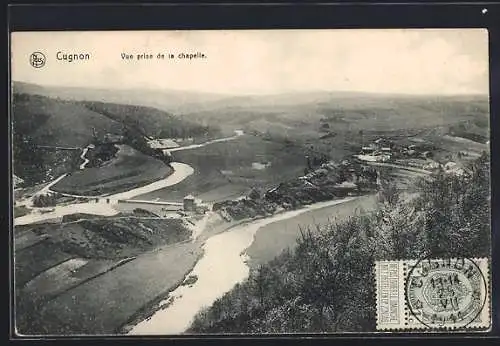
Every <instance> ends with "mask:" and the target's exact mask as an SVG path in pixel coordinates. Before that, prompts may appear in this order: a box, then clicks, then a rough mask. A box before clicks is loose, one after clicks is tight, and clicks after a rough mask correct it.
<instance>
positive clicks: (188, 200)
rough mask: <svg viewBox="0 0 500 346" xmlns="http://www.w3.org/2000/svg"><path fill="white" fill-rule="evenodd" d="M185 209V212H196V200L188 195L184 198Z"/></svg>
mask: <svg viewBox="0 0 500 346" xmlns="http://www.w3.org/2000/svg"><path fill="white" fill-rule="evenodd" d="M183 209H184V211H196V200H195V198H194V196H192V195H187V196H186V197H184V201H183Z"/></svg>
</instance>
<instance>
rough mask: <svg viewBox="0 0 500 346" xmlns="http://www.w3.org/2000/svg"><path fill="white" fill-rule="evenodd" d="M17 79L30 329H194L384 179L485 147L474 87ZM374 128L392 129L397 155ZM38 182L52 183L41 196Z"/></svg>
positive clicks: (19, 217)
mask: <svg viewBox="0 0 500 346" xmlns="http://www.w3.org/2000/svg"><path fill="white" fill-rule="evenodd" d="M14 90H15V88H14ZM20 90H21V91H22V92H21V93H19V94H17V96H16V98H15V101H14V105H15V107H14V111H13V120H14V135H15V141H14V155H13V156H14V158H13V162H14V174H16V176H18V177H20V178H21V179H22V180H23V182H22V183H21V184H20V186H18V187H16V190H15V195H16V196H15V202H16V204H15V206H14V230H13V232H14V246H15V259H16V260H15V288H16V309H17V311H18V316H19V317H18V320H17V328H18V331H19V332H20V333H21V334H30V335H33V334H35V335H36V334H51V335H61V334H65V333H71V334H80V335H91V334H113V333H121V334H123V333H131V334H143V333H145V334H169V333H175V334H177V333H184V332H186V330H189V328H190V326H191V322H192V321H193V320H194V319H195V317H196V316H197V314H198V313H199V312H200V311H202V310H203V309H205V308H207V307H209V306H211V305H213V304H214V302H216V301H218V299H220V298H221V297H223V296H224V295H226V294H228V292H231V291H232V289H233V288H234V287H235V286H237V285H239V284H244V283H245V282H246V280H247V278H248V277H250V276H251V275H253V274H252V273H254V272H255V271H256V270H257V269H258V268H260V267H261V266H263V265H265V264H266V263H268V262H269V261H272V260H273V259H274V258H275V257H276V256H279V255H281V254H283V253H286V251H289V250H293V249H294V248H295V247H296V246H297V243H296V242H297V239H298V238H300V237H301V236H302V235H303V232H304V230H306V229H308V230H310V231H311V232H313V233H315V232H316V233H318V234H319V233H321V232H320V227H319V226H322V225H325V224H330V223H331V222H341V221H343V220H348V219H350V218H351V217H353V216H360V215H371V214H372V213H373V212H375V211H377V210H379V209H380V208H381V205H383V203H382V202H381V200H380V191H381V190H383V189H385V188H386V185H385V184H386V183H388V182H389V183H390V184H391V186H392V185H394V188H395V189H396V190H397V191H398V193H403V194H407V195H409V196H410V195H413V194H417V195H418V193H419V191H418V189H417V188H416V183H417V182H418V181H420V180H421V179H424V180H425V179H427V177H428V176H431V175H432V174H435V172H438V171H440V170H443V172H445V173H446V174H449V175H452V176H455V175H457V176H458V175H460V174H462V173H460V172H462V171H464V172H465V171H466V170H467V169H468V167H469V165H470V164H471V163H472V162H474V160H476V159H477V158H478V157H480V156H481V154H482V153H483V152H487V151H489V145H488V144H486V143H489V142H488V141H489V128H488V126H489V123H488V101H487V100H486V99H481V98H478V97H475V96H474V97H472V96H471V99H464V100H462V99H459V98H442V99H430V100H428V99H424V98H422V97H421V98H420V99H419V98H410V97H402V96H391V95H387V96H373V95H358V94H355V95H351V94H346V95H343V94H331V93H324V94H321V93H319V94H310V95H308V94H306V95H301V96H300V97H298V96H297V95H295V97H291V96H290V95H284V96H279V97H278V96H277V97H271V96H265V97H260V98H257V97H256V98H254V97H242V98H236V97H234V98H233V97H228V98H222V96H217V97H216V96H214V95H204V96H203V95H201V96H200V95H196V96H193V95H191V96H190V95H187V96H185V97H183V98H179V97H180V96H179V95H178V94H176V93H170V94H168V93H166V94H168V95H167V96H168V97H166V96H165V98H162V97H157V98H155V100H156V101H155V102H156V103H155V102H153V101H148V100H149V99H150V98H147V97H146V98H144V99H143V100H142V102H138V103H137V104H126V103H119V102H120V101H119V100H120V99H122V98H123V95H124V94H123V93H122V95H120V93H116V94H115V95H114V96H113V97H107V96H106V97H105V96H102V97H100V98H97V97H96V96H95V95H96V91H95V90H79V91H78V93H77V92H76V91H75V93H74V94H68V93H69V91H66V92H61V93H59V95H60V96H58V98H55V95H56V94H57V90H55V89H50V88H46V87H40V86H27V85H21V86H20ZM70 91H71V90H70ZM82 95H87V96H82ZM104 95H105V94H104ZM189 97H191V99H186V98H189ZM219 97H220V98H219ZM103 98H104V99H103ZM164 99H171V100H176V99H177V100H178V102H171V104H170V106H169V104H168V102H164V101H162V100H164ZM200 99H202V100H203V102H201V101H200ZM129 103H130V102H129ZM160 104H161V105H160ZM188 106H189V107H188ZM155 107H158V108H155ZM188 108H189V109H188ZM417 114H418V115H417ZM436 114H439V116H438V117H436ZM76 118H78V120H74V119H76ZM485 119H486V120H485ZM16 136H17V137H16ZM160 139H162V140H163V142H162V141H160ZM166 139H168V141H167V140H166ZM379 140H382V142H383V141H387V142H390V143H391V147H390V155H389V158H388V159H387V160H385V159H383V157H384V155H386V156H387V155H388V154H382V152H383V148H385V147H384V145H382V144H380V145H378V143H380V142H377V141H379ZM152 142H154V143H160V144H155V145H157V146H160V147H154V148H153V147H152V146H151V144H148V143H152ZM172 142H173V143H175V146H173V145H172ZM161 143H164V144H161ZM161 145H164V147H161ZM62 148H66V149H62ZM68 148H71V149H68ZM429 148H430V149H429ZM33 152H35V153H38V155H36V157H35V159H31V158H30V157H33V156H29V155H28V153H30V155H32V153H33ZM429 152H430V153H431V154H432V156H428V155H429V154H428V153H429ZM42 153H43V154H42ZM46 153H47V154H46ZM461 170H462V171H461ZM41 195H44V196H45V195H49V196H51V197H50V198H47V199H46V202H43V203H45V204H47V205H42V206H37V205H35V203H34V202H35V200H36V199H37V198H38V199H40V198H39V197H37V196H41ZM188 195H189V196H188ZM39 202H40V201H39ZM316 226H318V228H315V227H316ZM238 287H239V286H238Z"/></svg>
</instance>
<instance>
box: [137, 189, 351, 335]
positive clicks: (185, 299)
mask: <svg viewBox="0 0 500 346" xmlns="http://www.w3.org/2000/svg"><path fill="white" fill-rule="evenodd" d="M354 198H356V197H348V198H344V199H341V200H335V201H328V202H321V203H316V204H313V205H310V206H307V207H304V208H302V209H299V210H292V211H287V212H283V213H280V214H276V215H274V216H271V217H268V218H265V219H260V220H255V221H251V222H247V223H244V224H241V225H237V226H235V227H233V228H231V229H229V230H227V231H226V232H224V233H221V234H218V235H215V236H213V237H211V238H209V239H208V240H207V241H206V242H205V244H204V246H203V250H204V255H203V257H202V258H201V259H200V260H199V261H198V263H197V264H196V265H195V267H194V268H193V270H192V271H191V272H190V273H189V274H188V276H190V275H196V276H197V277H198V280H197V281H196V282H195V283H194V284H193V285H192V286H179V287H178V288H177V289H175V290H174V291H172V292H171V293H170V294H169V297H168V299H167V300H170V299H172V298H173V302H172V304H170V305H169V306H168V307H167V308H165V309H162V310H158V311H157V312H156V313H154V314H153V315H152V316H151V317H150V318H148V319H146V320H144V321H142V322H140V323H138V324H137V325H135V326H134V327H133V328H132V329H131V330H130V331H129V334H136V335H159V334H163V335H166V334H180V333H183V332H184V331H185V330H186V329H187V328H189V326H190V325H191V323H192V321H193V318H194V317H195V315H196V314H197V313H198V312H199V311H200V310H201V309H203V308H204V307H208V306H211V305H212V304H213V303H214V301H215V300H216V299H218V298H220V297H222V296H223V295H224V294H225V293H226V292H228V291H230V290H231V289H232V288H233V287H234V286H235V285H236V284H237V283H239V282H242V281H244V280H245V279H246V278H247V277H248V275H249V272H250V269H249V266H248V265H247V260H248V257H247V255H246V254H245V250H246V249H247V248H248V247H249V246H250V245H251V244H252V242H253V240H254V237H255V234H256V233H257V231H258V230H259V229H260V228H262V227H264V226H266V225H268V224H271V223H274V222H279V221H283V220H286V219H290V218H293V217H296V216H299V215H301V214H303V213H306V212H309V211H311V210H314V209H320V208H325V207H329V206H334V205H336V204H340V203H345V202H348V201H350V200H353V199H354ZM167 300H165V301H163V302H161V303H160V304H159V305H160V306H161V305H164V304H165V303H166V302H167Z"/></svg>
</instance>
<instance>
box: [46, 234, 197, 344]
mask: <svg viewBox="0 0 500 346" xmlns="http://www.w3.org/2000/svg"><path fill="white" fill-rule="evenodd" d="M199 256H200V246H199V244H198V243H196V244H195V243H192V242H191V241H188V242H184V243H178V244H174V245H171V246H166V247H164V248H161V249H158V250H156V251H154V252H150V253H147V254H144V255H141V256H140V257H137V258H136V259H135V260H133V261H130V262H128V263H125V264H124V265H122V266H120V267H117V268H115V269H113V270H111V271H109V272H107V273H106V274H104V275H101V276H98V277H96V278H94V279H92V280H90V281H87V282H85V283H83V284H81V285H78V286H77V287H75V288H73V289H71V290H69V291H67V292H64V293H63V294H61V295H59V296H58V297H57V298H56V299H53V300H51V301H50V302H48V303H47V304H46V305H44V306H43V307H42V308H41V310H40V316H39V318H40V319H42V320H46V321H50V323H48V324H47V328H49V332H53V333H57V330H60V329H59V328H60V326H65V327H66V328H68V330H71V331H72V333H75V334H103V333H105V334H112V333H114V331H115V330H116V329H117V328H119V327H120V326H122V325H123V324H124V323H126V322H127V321H128V320H129V319H131V318H132V317H133V316H134V315H135V314H136V313H137V312H138V311H140V310H141V309H142V308H143V307H144V306H146V305H147V304H148V303H149V302H151V301H152V300H154V299H156V298H157V297H159V296H163V295H165V294H166V293H167V292H168V291H169V290H170V289H171V288H172V287H175V286H177V285H179V284H180V283H181V282H182V280H183V279H184V276H185V274H186V273H187V272H189V270H190V268H192V267H193V265H194V263H196V261H197V259H198V257H199ZM103 307H105V308H103ZM82 320H84V321H85V322H82ZM51 326H52V327H51ZM52 328H57V329H52Z"/></svg>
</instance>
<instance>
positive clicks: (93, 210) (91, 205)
mask: <svg viewBox="0 0 500 346" xmlns="http://www.w3.org/2000/svg"><path fill="white" fill-rule="evenodd" d="M171 165H172V168H173V169H174V172H173V173H172V174H171V175H169V176H168V177H166V178H165V179H162V180H158V181H155V182H154V183H151V184H148V185H146V186H143V187H139V188H135V189H132V190H129V191H126V192H121V193H117V194H114V195H109V196H106V198H105V199H102V198H101V201H102V202H101V203H96V202H86V203H76V204H69V205H62V206H56V207H54V208H53V210H52V211H50V212H47V213H40V212H32V213H31V214H27V215H24V216H21V217H16V218H15V219H14V225H16V226H18V225H26V224H30V223H34V222H40V221H44V220H51V219H57V218H59V217H63V216H64V215H70V214H76V213H85V214H93V215H100V216H113V215H116V214H118V212H119V211H118V210H117V209H115V208H114V207H113V205H114V204H116V203H118V200H119V199H130V198H133V197H136V196H139V195H142V194H145V193H148V192H151V191H155V190H158V189H162V188H165V187H169V186H172V185H175V184H178V183H179V182H181V181H183V180H184V179H186V178H187V177H189V176H190V175H191V174H193V173H194V169H193V168H192V167H191V166H189V165H186V164H184V163H180V162H172V163H171ZM106 199H109V200H110V203H109V204H108V203H106Z"/></svg>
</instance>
